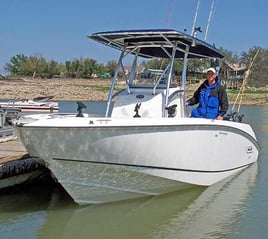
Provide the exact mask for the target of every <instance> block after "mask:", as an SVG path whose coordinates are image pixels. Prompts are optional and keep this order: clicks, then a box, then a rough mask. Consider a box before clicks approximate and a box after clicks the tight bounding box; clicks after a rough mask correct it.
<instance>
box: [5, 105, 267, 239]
mask: <svg viewBox="0 0 268 239" xmlns="http://www.w3.org/2000/svg"><path fill="white" fill-rule="evenodd" d="M86 105H87V109H86V110H85V112H88V113H90V114H93V115H102V114H104V111H105V110H104V106H105V103H103V102H95V103H90V102H87V103H86ZM60 107H61V110H62V111H68V112H75V110H76V108H77V105H76V103H75V102H60ZM241 110H242V111H244V112H242V113H244V114H245V115H246V116H245V118H244V120H245V121H247V122H249V123H251V125H252V127H253V128H254V130H255V132H256V135H257V138H258V140H259V143H260V144H261V152H260V157H259V161H258V164H254V165H252V166H251V167H250V168H248V169H246V170H245V171H243V172H242V173H240V174H239V175H236V176H233V177H231V178H229V179H228V180H225V181H223V182H220V183H218V184H216V185H213V186H211V187H208V188H202V187H196V188H192V189H190V190H187V191H184V192H183V193H182V192H176V193H171V194H168V195H162V196H159V197H148V198H142V199H137V200H131V201H125V202H117V203H111V204H105V205H99V206H95V205H89V206H83V207H79V206H77V205H75V204H74V203H73V202H72V200H70V198H69V197H68V195H66V194H65V193H64V192H63V191H62V190H61V188H59V187H56V186H51V185H37V186H34V185H33V186H31V187H26V188H21V189H14V190H8V191H6V192H2V193H1V194H0V238H1V239H9V238H10V239H11V238H12V239H14V238H20V239H24V238H25V239H32V238H38V239H46V238H49V239H53V238H57V239H59V238H64V239H68V238H72V239H73V238H75V239H80V238H109V239H110V238H116V239H118V238H172V239H173V238H183V239H185V238H228V239H242V238H243V239H252V238H254V239H264V238H267V234H268V227H267V221H268V190H267V181H268V123H267V118H268V106H243V108H242V109H241Z"/></svg>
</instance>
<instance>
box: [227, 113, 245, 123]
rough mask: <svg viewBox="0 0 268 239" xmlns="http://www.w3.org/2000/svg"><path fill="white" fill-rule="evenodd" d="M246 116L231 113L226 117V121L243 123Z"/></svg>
mask: <svg viewBox="0 0 268 239" xmlns="http://www.w3.org/2000/svg"><path fill="white" fill-rule="evenodd" d="M243 117H244V115H239V114H238V113H237V112H231V113H230V114H227V116H225V117H224V120H229V121H234V122H242V119H243Z"/></svg>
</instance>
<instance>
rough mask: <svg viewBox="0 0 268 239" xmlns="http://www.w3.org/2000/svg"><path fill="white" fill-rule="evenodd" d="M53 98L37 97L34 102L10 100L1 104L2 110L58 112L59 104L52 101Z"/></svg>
mask: <svg viewBox="0 0 268 239" xmlns="http://www.w3.org/2000/svg"><path fill="white" fill-rule="evenodd" d="M52 98H53V97H52V96H48V97H36V98H34V99H32V100H28V99H24V100H18V101H15V100H9V101H8V102H0V108H8V109H19V110H21V112H58V110H59V106H58V102H55V101H50V99H52Z"/></svg>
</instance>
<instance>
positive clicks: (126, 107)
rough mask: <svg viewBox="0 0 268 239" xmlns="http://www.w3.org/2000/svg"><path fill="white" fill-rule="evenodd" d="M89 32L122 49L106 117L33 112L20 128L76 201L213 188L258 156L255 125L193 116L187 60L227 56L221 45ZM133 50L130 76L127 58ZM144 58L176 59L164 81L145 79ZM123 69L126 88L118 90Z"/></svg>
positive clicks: (151, 33) (178, 37) (175, 36)
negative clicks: (178, 70) (140, 73)
mask: <svg viewBox="0 0 268 239" xmlns="http://www.w3.org/2000/svg"><path fill="white" fill-rule="evenodd" d="M89 37H90V38H91V39H93V40H96V41H98V42H100V43H103V44H105V45H108V46H110V47H113V48H116V49H119V50H121V55H120V57H119V60H118V64H117V67H116V71H115V74H114V78H113V81H112V84H111V89H110V93H109V97H108V100H107V108H106V113H105V116H103V117H88V116H86V115H85V116H84V117H75V115H62V114H47V115H42V116H40V117H38V116H34V117H32V118H31V117H29V116H28V117H27V118H20V119H19V121H18V122H17V127H16V128H17V131H18V134H19V136H20V138H21V140H22V142H23V143H24V145H25V147H26V149H27V150H28V152H29V154H30V155H31V156H32V157H33V158H35V159H36V160H39V161H41V162H43V163H45V164H46V165H47V166H48V167H49V168H50V170H51V171H52V172H53V174H54V176H55V177H56V179H57V180H58V181H59V182H60V183H61V184H62V186H63V187H64V188H65V189H66V191H67V192H68V193H69V194H70V195H71V197H72V198H73V199H74V201H75V202H77V203H78V204H90V203H96V204H98V203H105V202H111V201H119V200H125V199H132V198H138V197H144V196H150V195H159V194H163V193H167V192H171V191H176V190H182V189H185V188H188V187H192V186H193V185H201V186H209V185H212V184H215V183H217V182H219V181H221V180H223V179H225V178H226V177H228V176H230V175H233V174H234V173H237V172H239V171H241V170H243V169H244V168H246V167H248V166H249V165H251V164H252V163H254V162H255V161H256V160H257V158H258V154H259V145H258V142H257V140H256V137H255V134H254V132H253V130H252V128H251V126H250V125H248V124H245V123H239V122H234V121H227V120H211V119H198V118H190V117H189V116H188V113H187V109H186V107H185V82H186V69H187V59H188V58H207V57H213V58H220V57H222V55H221V53H220V52H219V51H218V50H217V49H216V48H214V47H213V46H211V45H209V44H207V43H206V42H204V41H201V40H199V39H197V38H196V37H192V36H190V35H187V34H185V33H182V32H179V31H176V30H168V29H164V30H130V31H112V32H100V33H96V34H93V35H90V36H89ZM131 55H132V56H133V64H132V67H131V71H130V73H129V74H126V71H125V70H124V63H123V60H124V59H125V58H128V57H129V56H131ZM140 57H141V58H143V60H144V57H145V58H154V57H158V58H166V59H169V64H168V65H167V67H166V68H165V69H164V70H163V72H162V73H161V74H160V75H158V78H157V79H153V78H149V79H144V78H143V79H138V77H137V74H136V69H137V62H138V58H140ZM176 58H181V59H184V65H183V71H182V75H181V82H180V84H179V85H180V86H178V83H177V81H176V79H175V78H174V74H173V68H174V60H175V59H176ZM120 70H122V71H123V73H124V74H123V75H124V79H125V82H126V88H125V89H124V90H122V91H120V92H118V93H116V94H114V88H115V85H116V82H117V78H118V73H119V71H120ZM113 96H115V97H113ZM113 100H114V102H113ZM112 103H113V104H112ZM79 115H80V116H81V112H80V114H79Z"/></svg>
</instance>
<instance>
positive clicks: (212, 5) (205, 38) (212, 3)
mask: <svg viewBox="0 0 268 239" xmlns="http://www.w3.org/2000/svg"><path fill="white" fill-rule="evenodd" d="M214 2H215V1H214V0H212V1H211V6H210V12H209V17H208V23H207V28H206V33H205V37H204V41H206V40H207V35H208V29H209V25H210V21H211V16H212V13H213V10H214Z"/></svg>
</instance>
